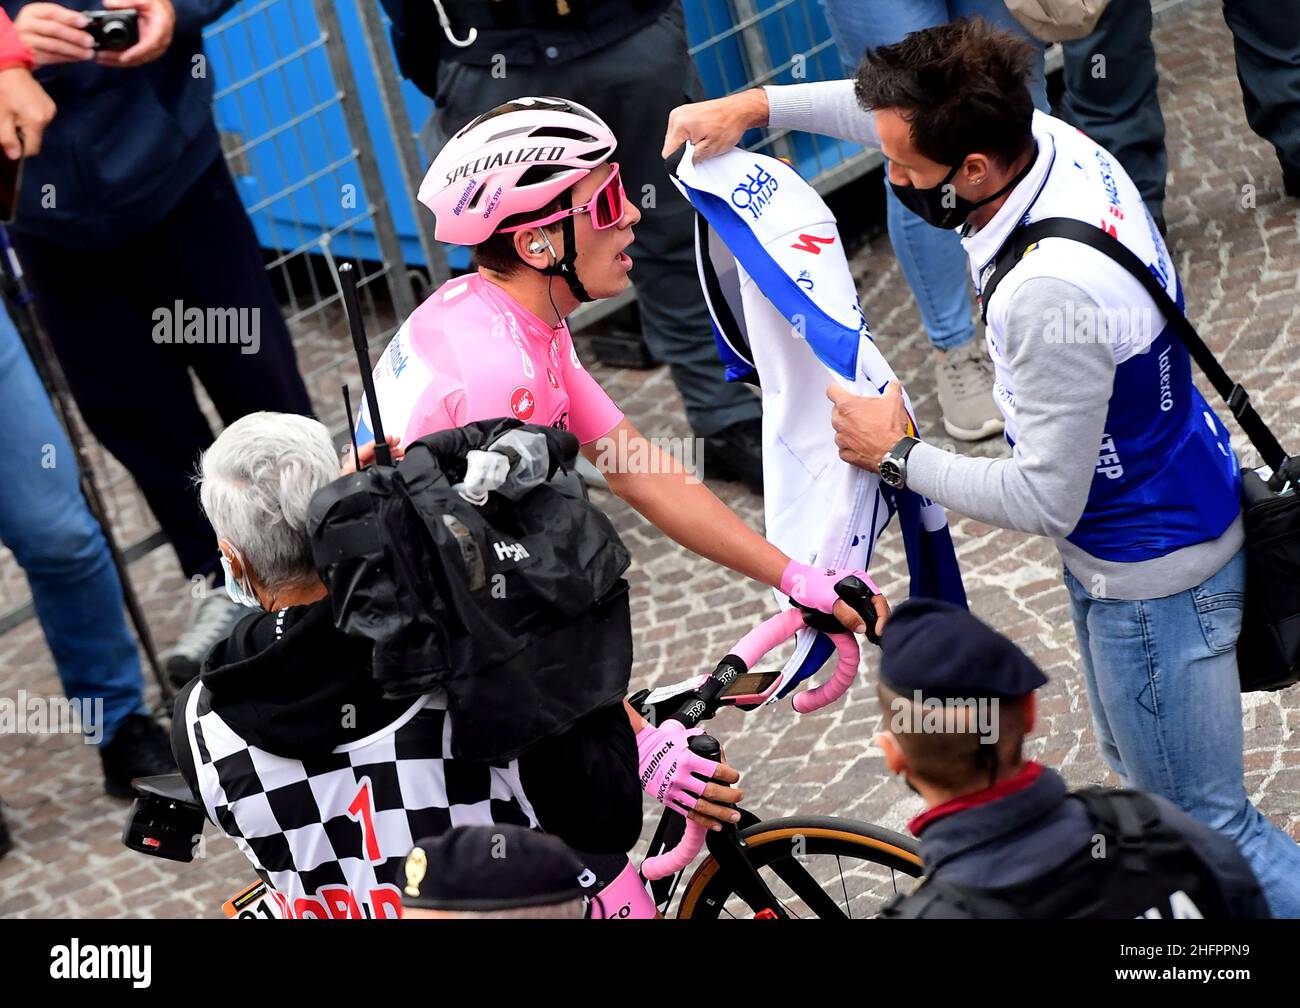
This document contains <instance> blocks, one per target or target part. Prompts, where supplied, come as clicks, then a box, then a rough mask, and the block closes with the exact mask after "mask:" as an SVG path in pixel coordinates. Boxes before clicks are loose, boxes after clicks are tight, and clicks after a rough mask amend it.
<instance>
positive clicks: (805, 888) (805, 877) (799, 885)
mask: <svg viewBox="0 0 1300 1008" xmlns="http://www.w3.org/2000/svg"><path fill="white" fill-rule="evenodd" d="M771 869H772V871H774V872H775V873H776V875H777V877H778V878H780V879H781V881H782V882H784V883H785V884H786V885H788V886H789V887H790V890H791V892H793V893H794V894H795V895H796V896H798V897H799V898H800V899H801V900H803V902H804V906H806V907H807V908H808V909H809V910H811V911H812V912H813V914H815V915H816V916H817V917H819V918H821V919H822V920H826V919H828V918H829V919H837V920H847V918H846V917H845V916H844V914H843V913H841V912H840V908H839V907H838V906H836V904H835V900H833V899H832V898H831V897H830V896H828V895H827V894H826V891H825V890H824V889H823V888H822V887H821V886H820V885H818V883H817V880H816V879H815V878H813V877H812V875H810V874H809V873H808V870H807V869H806V868H804V866H803V865H801V864H800V863H799V862H798V861H797V860H795V858H794V857H784V858H779V859H778V860H776V861H773V862H772V864H771Z"/></svg>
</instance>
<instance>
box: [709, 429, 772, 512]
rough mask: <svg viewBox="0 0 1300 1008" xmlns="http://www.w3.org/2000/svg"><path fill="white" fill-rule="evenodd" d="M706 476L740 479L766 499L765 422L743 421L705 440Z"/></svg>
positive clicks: (710, 477)
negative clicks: (764, 482)
mask: <svg viewBox="0 0 1300 1008" xmlns="http://www.w3.org/2000/svg"><path fill="white" fill-rule="evenodd" d="M703 447H704V475H705V476H706V477H708V478H709V479H721V480H739V481H740V482H741V483H744V484H745V486H747V487H749V489H750V490H751V491H752V492H754V493H756V494H758V495H759V496H760V497H761V496H763V421H762V420H742V421H741V422H740V423H735V424H732V425H731V426H730V427H724V428H723V429H722V430H720V431H718V433H716V434H710V435H709V436H708V437H706V438H705V439H704V445H703Z"/></svg>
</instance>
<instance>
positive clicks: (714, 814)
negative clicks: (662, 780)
mask: <svg viewBox="0 0 1300 1008" xmlns="http://www.w3.org/2000/svg"><path fill="white" fill-rule="evenodd" d="M726 759H727V758H726V756H723V758H722V760H723V761H722V762H721V763H719V764H717V767H716V769H714V771H713V782H711V783H708V784H705V785H704V790H703V791H702V792H700V800H699V801H698V802H697V803H696V805H695V808H694V810H692V811H690V812H687V813H686V818H687V819H689V820H690V821H691V822H693V823H698V824H699V825H701V826H703V827H704V828H705V829H712V830H719V829H722V824H723V823H735V822H739V821H740V813H739V812H737V811H736V810H735V809H734V808H725V807H723V806H724V805H738V804H740V802H742V801H743V800H744V798H745V793H744V792H743V791H741V790H740V788H735V787H731V786H730V785H732V784H735V783H736V782H737V781H738V780H740V774H739V773H738V772H737V771H736V770H735V768H734V767H732V766H730V765H729V764H728V763H727V762H726ZM718 782H721V783H718ZM698 783H704V782H703V781H700V782H698ZM719 802H721V803H723V804H718V803H719Z"/></svg>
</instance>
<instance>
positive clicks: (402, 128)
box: [357, 0, 450, 290]
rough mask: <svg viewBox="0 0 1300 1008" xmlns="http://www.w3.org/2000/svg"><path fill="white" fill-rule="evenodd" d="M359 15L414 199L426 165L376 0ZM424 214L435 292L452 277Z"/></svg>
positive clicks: (420, 222)
mask: <svg viewBox="0 0 1300 1008" xmlns="http://www.w3.org/2000/svg"><path fill="white" fill-rule="evenodd" d="M357 12H358V14H359V15H360V16H361V31H362V34H363V35H364V36H365V39H366V51H367V52H369V54H370V64H371V66H373V67H374V69H375V78H376V79H377V80H378V81H379V99H380V101H381V102H382V103H383V106H384V117H385V118H386V119H387V120H388V129H389V131H390V132H391V133H392V134H393V142H394V143H395V144H396V145H397V154H398V167H400V168H401V171H402V182H403V183H404V184H405V185H406V191H407V192H408V193H409V194H411V195H412V196H413V195H414V194H415V192H416V190H417V189H419V187H420V182H421V180H422V179H423V178H424V172H425V165H424V163H423V161H422V159H421V157H420V152H419V149H418V148H417V147H416V143H415V132H414V130H412V129H411V118H410V116H409V115H408V114H407V110H406V100H405V99H404V98H403V97H402V86H401V81H400V80H399V79H398V76H397V71H396V69H395V68H394V66H393V56H392V51H391V49H390V48H389V45H388V33H387V31H385V29H384V23H383V18H382V17H381V16H380V13H379V5H378V4H377V3H375V2H373V0H357ZM423 211H424V208H423V207H421V206H416V207H415V228H416V233H417V237H418V238H419V240H420V250H421V251H422V252H423V253H424V261H425V263H426V264H427V266H428V268H429V287H430V290H436V289H437V288H438V287H440V286H442V284H443V282H444V281H445V280H446V279H447V278H448V276H449V275H450V273H449V271H448V269H447V255H446V253H445V252H444V250H443V247H442V246H441V245H440V244H439V243H438V242H437V241H436V240H435V239H434V237H433V223H432V221H433V218H432V215H431V214H428V213H424V212H423Z"/></svg>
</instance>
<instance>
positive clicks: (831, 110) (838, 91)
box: [763, 80, 880, 147]
mask: <svg viewBox="0 0 1300 1008" xmlns="http://www.w3.org/2000/svg"><path fill="white" fill-rule="evenodd" d="M763 90H764V91H765V92H767V106H768V119H767V124H768V125H769V126H772V127H774V128H776V129H791V130H799V131H800V132H803V133H820V134H821V135H822V136H829V137H835V138H836V139H838V140H848V141H850V142H851V143H857V144H862V145H863V146H864V147H879V146H880V137H879V135H878V134H877V133H876V117H875V116H874V115H872V114H871V113H870V112H868V111H866V110H865V109H863V108H862V106H861V105H859V104H858V100H857V98H855V97H854V95H853V81H851V80H837V81H815V82H813V83H811V84H786V85H783V86H780V87H765V88H763Z"/></svg>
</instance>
